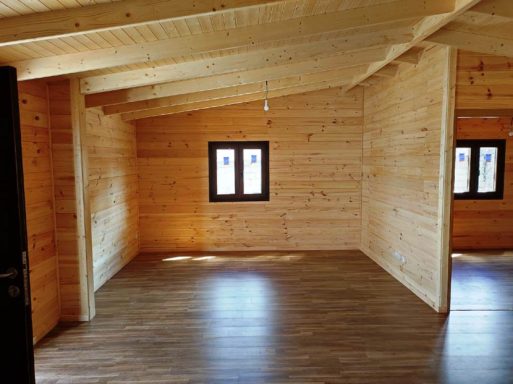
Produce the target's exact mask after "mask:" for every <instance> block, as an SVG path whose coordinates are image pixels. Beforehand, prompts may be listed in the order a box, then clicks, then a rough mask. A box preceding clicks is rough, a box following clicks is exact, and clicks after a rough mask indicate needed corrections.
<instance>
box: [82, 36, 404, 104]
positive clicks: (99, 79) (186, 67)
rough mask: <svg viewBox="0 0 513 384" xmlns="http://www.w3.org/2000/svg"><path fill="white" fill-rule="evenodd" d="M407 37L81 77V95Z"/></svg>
mask: <svg viewBox="0 0 513 384" xmlns="http://www.w3.org/2000/svg"><path fill="white" fill-rule="evenodd" d="M410 39H411V35H410V34H409V33H408V32H407V30H402V29H401V30H399V31H393V32H390V31H388V32H385V33H380V34H376V33H373V34H365V35H363V36H354V37H350V38H342V39H340V38H339V39H335V40H323V41H317V42H313V43H304V44H294V45H286V46H284V47H277V48H265V49H259V50H256V51H250V52H247V53H242V54H237V53H235V54H232V55H228V56H223V57H218V58H209V59H204V60H196V61H192V62H184V63H179V64H170V65H162V66H157V67H154V68H143V69H136V70H130V71H125V72H118V73H114V74H106V75H100V76H92V77H86V78H83V79H82V80H81V90H82V93H84V94H92V93H99V92H108V91H115V90H118V89H127V88H133V87H139V86H144V85H153V84H158V83H164V82H170V81H177V80H185V79H190V78H195V77H206V76H213V75H218V74H223V73H229V72H235V71H240V70H242V69H244V70H252V69H257V68H264V67H270V66H275V65H283V64H287V63H293V62H298V61H302V60H308V59H313V58H321V57H326V56H333V55H336V54H339V53H341V52H347V54H348V55H352V56H353V57H358V56H362V55H368V54H369V53H371V52H372V51H369V50H368V48H371V49H375V50H380V49H383V48H376V46H377V47H380V46H384V45H385V44H389V43H390V42H395V43H400V42H403V43H404V42H407V41H409V40H410ZM372 47H374V48H372Z"/></svg>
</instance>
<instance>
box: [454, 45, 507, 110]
mask: <svg viewBox="0 0 513 384" xmlns="http://www.w3.org/2000/svg"><path fill="white" fill-rule="evenodd" d="M512 88H513V59H512V58H511V57H503V56H493V55H487V54H482V53H472V52H468V51H461V50H460V51H458V78H457V87H456V109H477V110H494V109H498V110H501V109H502V110H503V109H510V110H512V113H513V92H512V91H511V90H512ZM487 116H494V115H493V113H492V114H490V115H487Z"/></svg>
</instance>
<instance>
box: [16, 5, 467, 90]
mask: <svg viewBox="0 0 513 384" xmlns="http://www.w3.org/2000/svg"><path fill="white" fill-rule="evenodd" d="M456 1H459V0H456ZM453 8H454V0H431V1H429V2H426V1H425V0H395V1H393V2H389V3H385V4H377V5H372V6H367V7H360V8H354V9H349V10H344V11H340V12H331V13H326V14H320V15H315V16H308V17H301V18H294V19H290V20H283V21H279V22H274V23H267V24H258V25H252V26H248V27H243V28H235V29H230V30H225V31H215V32H209V33H203V34H198V35H191V36H184V37H179V38H174V39H168V40H160V41H155V42H149V43H144V44H134V45H128V46H122V47H115V48H106V49H97V50H93V51H87V52H79V53H73V54H66V55H59V56H52V57H44V58H36V59H29V60H24V61H18V62H13V63H9V65H11V66H14V67H16V68H17V70H18V78H19V80H28V79H35V78H42V77H50V76H57V75H64V74H71V73H79V72H85V71H91V70H96V69H104V68H109V67H114V66H121V65H128V64H135V63H144V62H152V61H156V60H160V59H166V58H169V57H178V56H185V55H193V54H200V53H207V52H212V51H216V50H223V49H231V48H238V47H246V46H252V45H254V44H258V43H265V42H272V41H276V40H287V39H291V38H297V37H307V36H311V35H315V34H320V33H325V32H332V31H340V30H347V29H352V28H362V27H368V26H370V25H377V24H384V23H390V22H394V21H400V20H405V19H414V18H418V17H423V16H426V15H436V14H444V13H446V12H451V11H452V9H453Z"/></svg>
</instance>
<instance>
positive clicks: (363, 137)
mask: <svg viewBox="0 0 513 384" xmlns="http://www.w3.org/2000/svg"><path fill="white" fill-rule="evenodd" d="M357 88H361V98H362V102H361V104H360V109H361V111H362V124H361V129H362V141H361V147H362V151H361V153H360V156H361V157H360V159H361V160H360V239H359V240H358V243H359V244H360V247H359V250H360V251H362V252H364V251H363V183H364V179H363V178H364V174H363V165H364V164H363V157H364V154H365V148H364V144H365V87H362V86H361V85H360V86H358V87H357ZM364 253H365V252H364Z"/></svg>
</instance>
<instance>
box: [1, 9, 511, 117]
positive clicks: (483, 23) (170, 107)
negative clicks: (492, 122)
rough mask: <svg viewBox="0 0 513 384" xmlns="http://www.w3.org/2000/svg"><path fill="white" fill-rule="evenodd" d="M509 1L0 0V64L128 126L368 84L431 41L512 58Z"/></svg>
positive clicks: (411, 61)
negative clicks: (60, 86)
mask: <svg viewBox="0 0 513 384" xmlns="http://www.w3.org/2000/svg"><path fill="white" fill-rule="evenodd" d="M512 30H513V2H512V1H511V0H481V1H480V0H224V1H220V0H203V1H200V0H198V1H183V0H167V1H166V0H122V1H108V0H95V1H93V0H0V63H1V64H2V65H12V66H14V67H16V68H17V70H18V76H19V79H20V80H29V79H36V78H47V77H56V76H61V77H62V76H64V77H78V78H80V79H81V81H80V84H81V91H82V93H83V94H85V95H86V103H87V106H89V107H103V108H104V112H105V113H107V114H122V117H123V118H124V119H126V120H134V119H141V118H145V117H150V116H157V115H162V114H171V113H179V112H184V111H190V110H194V109H201V108H210V107H215V106H221V105H227V104H234V103H240V102H246V101H253V100H259V99H262V98H263V97H264V86H265V82H266V81H267V82H268V87H269V97H278V96H285V95H290V94H294V93H302V92H307V91H313V90H319V89H324V88H330V87H343V88H344V89H346V90H349V89H351V88H353V87H355V86H358V85H368V84H370V83H372V81H373V79H374V78H378V77H383V76H393V75H394V74H395V72H396V70H397V65H399V64H401V63H409V64H415V63H416V62H417V61H418V58H419V57H420V55H421V54H422V47H425V46H426V44H446V45H452V46H455V47H458V48H464V49H472V50H474V51H475V50H477V51H480V52H484V53H490V54H498V55H506V56H513V38H512V36H511V31H512Z"/></svg>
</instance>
